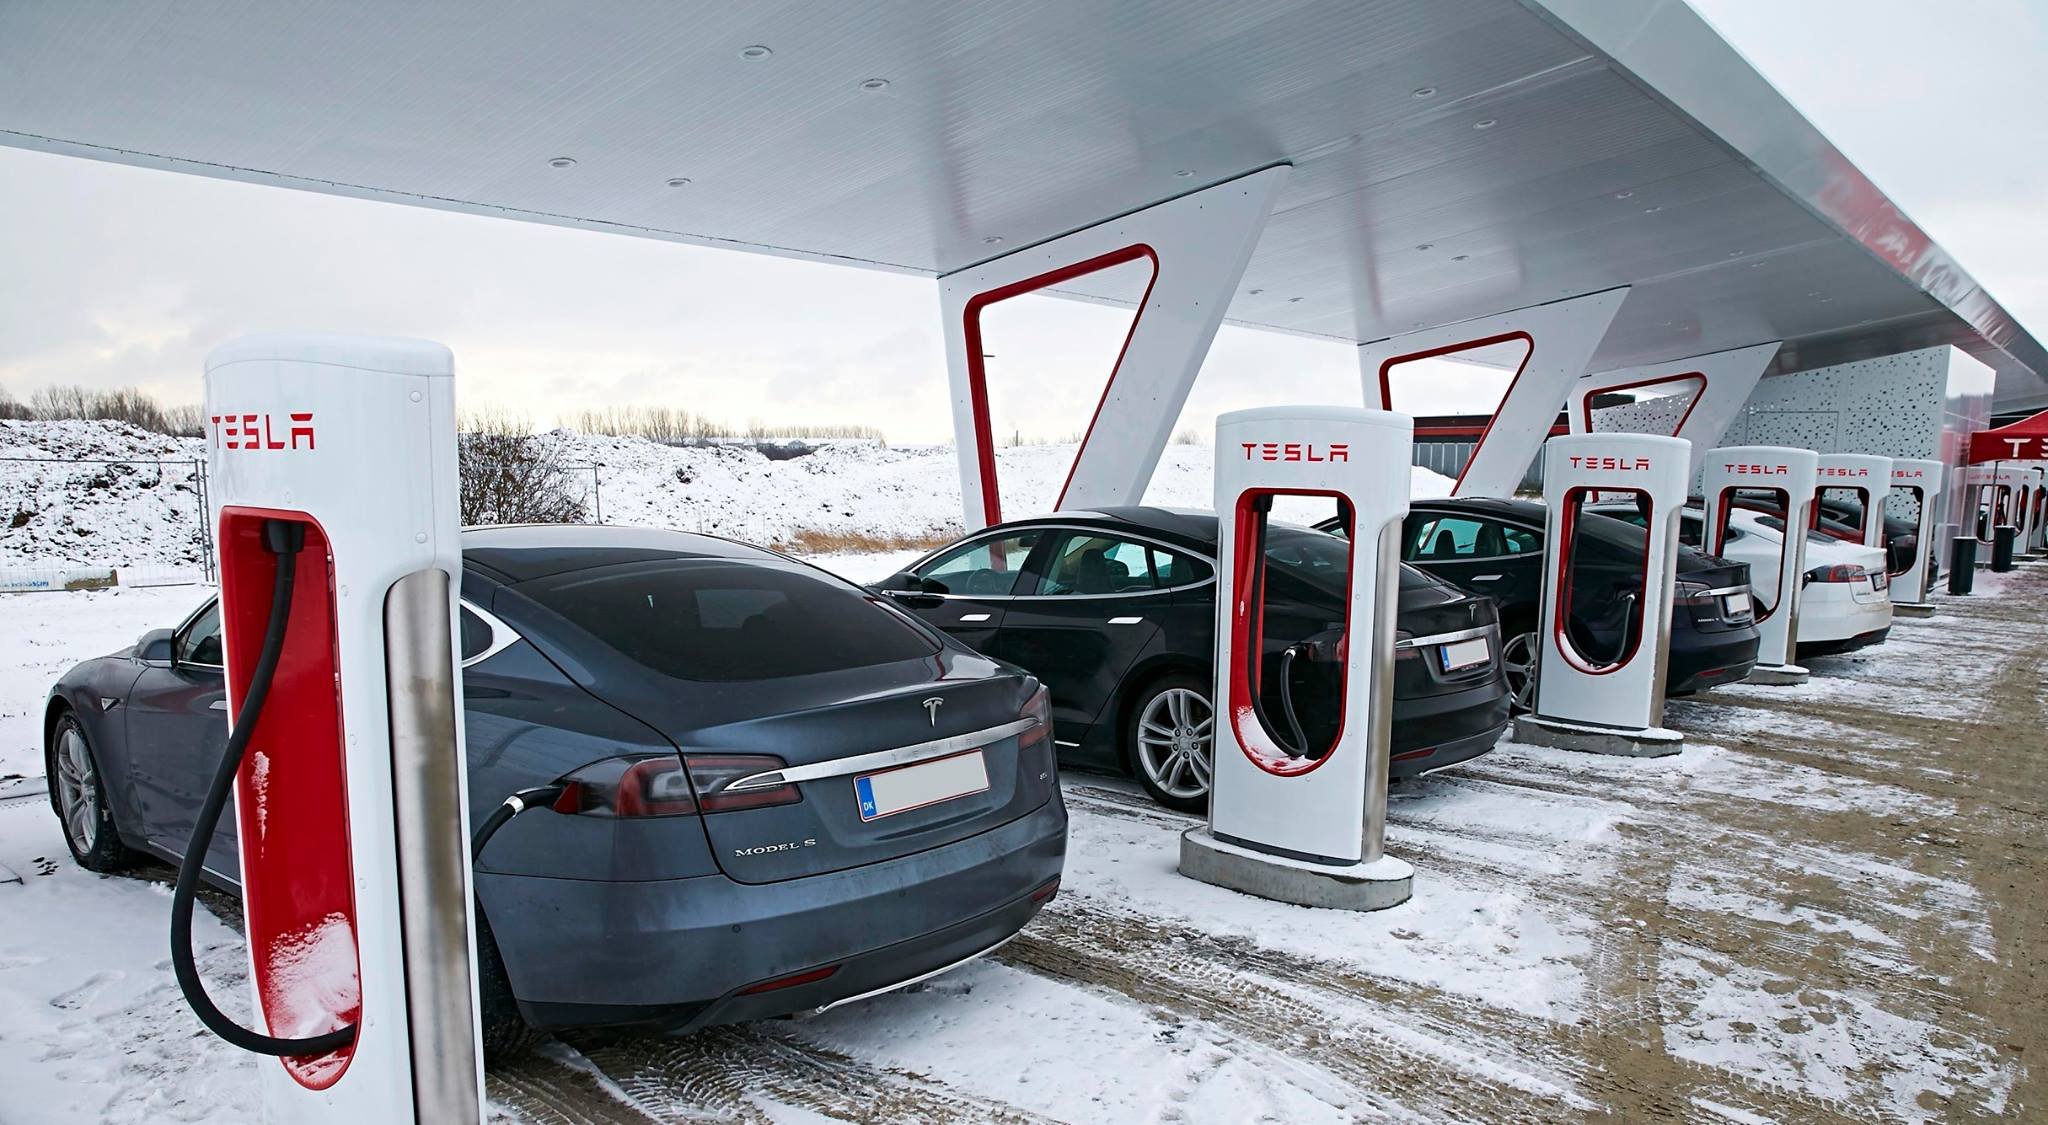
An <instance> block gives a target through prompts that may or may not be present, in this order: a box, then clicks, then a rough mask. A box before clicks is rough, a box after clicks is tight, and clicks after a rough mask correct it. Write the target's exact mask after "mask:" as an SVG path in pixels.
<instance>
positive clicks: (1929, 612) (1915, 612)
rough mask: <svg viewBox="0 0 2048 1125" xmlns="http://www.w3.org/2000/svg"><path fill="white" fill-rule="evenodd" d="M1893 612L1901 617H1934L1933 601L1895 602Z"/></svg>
mask: <svg viewBox="0 0 2048 1125" xmlns="http://www.w3.org/2000/svg"><path fill="white" fill-rule="evenodd" d="M1892 613H1893V614H1894V615H1896V616H1899V617H1933V616H1934V603H1933V602H1893V603H1892Z"/></svg>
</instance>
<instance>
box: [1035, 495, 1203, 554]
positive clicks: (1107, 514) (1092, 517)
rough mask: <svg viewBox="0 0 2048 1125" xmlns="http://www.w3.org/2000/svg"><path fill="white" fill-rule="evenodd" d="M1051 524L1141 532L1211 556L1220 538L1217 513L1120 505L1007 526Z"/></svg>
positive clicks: (1072, 512)
mask: <svg viewBox="0 0 2048 1125" xmlns="http://www.w3.org/2000/svg"><path fill="white" fill-rule="evenodd" d="M1049 524H1081V525H1085V526H1108V527H1120V528H1124V529H1127V530H1136V531H1141V532H1144V533H1146V534H1149V535H1151V536H1153V537H1154V538H1158V539H1167V540H1171V541H1174V542H1176V543H1179V544H1180V545H1182V546H1186V547H1197V548H1201V549H1204V550H1207V551H1209V552H1211V553H1214V552H1215V550H1216V538H1217V535H1218V532H1217V522H1216V513H1214V512H1205V511H1201V510H1199V509H1196V508H1155V507H1150V506H1145V505H1116V506H1111V507H1103V508H1086V509H1076V510H1074V511H1070V512H1054V513H1052V514H1051V515H1045V516H1033V517H1031V518H1029V519H1021V520H1012V521H1010V522H1009V523H1005V524H1004V525H1003V526H1004V527H1044V526H1047V525H1049Z"/></svg>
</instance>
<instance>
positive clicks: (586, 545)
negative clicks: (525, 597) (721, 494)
mask: <svg viewBox="0 0 2048 1125" xmlns="http://www.w3.org/2000/svg"><path fill="white" fill-rule="evenodd" d="M674 558H684V559H753V560H757V561H763V562H766V561H771V560H772V561H779V560H780V559H781V558H782V556H780V555H777V554H776V553H775V552H773V551H767V550H763V549H762V548H760V547H751V546H748V545H747V544H745V543H736V542H734V541H732V540H730V539H721V538H719V537H718V536H716V535H700V534H697V533H696V532H690V531H670V530H668V529H667V528H659V527H612V526H607V525H601V524H575V523H569V524H498V525H492V526H487V527H466V528H463V529H462V561H463V565H464V566H467V567H470V568H473V569H477V570H481V571H484V572H486V573H488V574H491V575H492V576H494V577H496V578H498V579H499V580H500V581H502V582H508V583H509V582H525V581H527V580H528V579H533V578H543V577H546V576H548V575H550V574H562V573H565V572H567V571H572V570H588V569H590V568H591V567H598V566H615V565H617V564H620V563H632V562H647V561H650V560H653V559H674Z"/></svg>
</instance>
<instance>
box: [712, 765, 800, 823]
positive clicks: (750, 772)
mask: <svg viewBox="0 0 2048 1125" xmlns="http://www.w3.org/2000/svg"><path fill="white" fill-rule="evenodd" d="M683 764H684V765H685V766H688V767H689V770H690V784H691V785H693V786H695V787H696V790H697V806H698V807H699V808H701V809H703V810H704V811H705V812H706V813H721V812H736V811H738V810H740V809H764V808H767V807H769V806H771V805H793V804H796V803H797V802H798V801H801V800H803V799H804V795H803V793H802V792H800V791H798V789H797V787H796V786H795V785H792V784H789V783H788V782H782V783H780V784H774V785H765V784H758V783H757V784H754V785H750V786H748V787H747V788H745V789H733V788H732V785H733V783H734V782H736V781H742V780H745V779H746V778H749V777H752V776H754V775H755V774H761V773H772V772H774V771H775V770H779V769H781V768H782V767H784V766H786V765H788V764H789V763H787V762H784V761H783V760H782V759H781V758H773V757H770V756H768V755H766V754H685V755H683ZM762 780H763V781H768V780H769V779H767V778H763V779H762Z"/></svg>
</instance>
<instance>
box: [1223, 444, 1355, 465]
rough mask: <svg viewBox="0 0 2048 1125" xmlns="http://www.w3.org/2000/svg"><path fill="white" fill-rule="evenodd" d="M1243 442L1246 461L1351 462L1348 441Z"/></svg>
mask: <svg viewBox="0 0 2048 1125" xmlns="http://www.w3.org/2000/svg"><path fill="white" fill-rule="evenodd" d="M1243 444H1244V459H1245V460H1247V461H1342V462H1344V463H1345V464H1347V465H1348V464H1350V463H1351V445H1350V443H1349V442H1341V441H1340V442H1335V443H1333V444H1330V445H1317V444H1316V443H1315V442H1312V441H1248V442H1245V443H1243Z"/></svg>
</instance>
